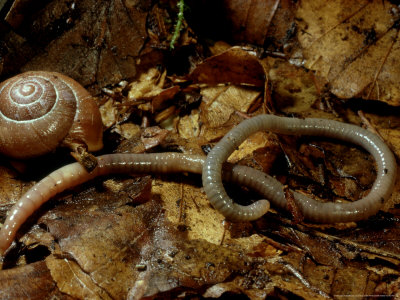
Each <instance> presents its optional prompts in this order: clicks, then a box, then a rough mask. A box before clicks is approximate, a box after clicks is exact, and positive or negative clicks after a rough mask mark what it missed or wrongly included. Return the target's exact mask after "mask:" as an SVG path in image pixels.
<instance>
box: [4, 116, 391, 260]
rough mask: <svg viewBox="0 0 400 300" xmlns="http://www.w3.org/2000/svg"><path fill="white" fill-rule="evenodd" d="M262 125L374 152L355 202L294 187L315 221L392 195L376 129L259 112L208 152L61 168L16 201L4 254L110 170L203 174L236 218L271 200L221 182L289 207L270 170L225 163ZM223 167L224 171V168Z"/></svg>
mask: <svg viewBox="0 0 400 300" xmlns="http://www.w3.org/2000/svg"><path fill="white" fill-rule="evenodd" d="M260 130H270V131H273V132H276V133H282V134H296V135H303V134H306V135H318V136H325V137H329V138H336V139H340V140H345V141H348V142H351V143H354V144H357V145H359V146H361V147H363V148H365V149H366V150H367V151H368V152H370V153H371V154H372V156H373V157H374V159H375V161H376V164H377V178H376V180H375V182H374V184H373V186H372V188H371V190H370V192H369V194H368V195H367V196H365V197H364V198H362V199H360V200H358V201H355V202H352V203H331V202H329V203H321V202H318V201H316V200H313V199H311V198H309V197H307V196H305V195H303V194H300V193H297V192H293V195H294V197H295V200H296V203H297V205H298V207H299V209H300V210H301V211H302V214H303V216H304V217H305V218H306V219H308V220H310V221H315V222H321V223H335V222H349V221H357V220H361V219H365V218H367V217H369V216H371V215H373V214H375V213H376V212H377V211H378V210H379V208H380V207H381V206H382V204H383V203H384V201H385V200H387V199H388V198H389V196H390V195H391V192H392V190H393V187H394V183H395V176H396V161H395V158H394V156H393V154H392V152H391V151H390V149H389V148H388V147H387V146H386V145H385V144H384V143H383V141H382V140H381V139H380V138H379V137H378V136H377V135H375V134H373V133H371V132H369V131H367V130H364V129H362V128H360V127H358V126H354V125H350V124H344V123H340V122H337V121H331V120H325V119H296V118H286V117H278V116H273V115H260V116H257V117H254V118H251V119H248V120H245V121H243V122H242V123H241V124H239V125H238V126H236V127H235V128H234V129H233V130H231V131H230V132H229V133H228V134H227V135H226V136H225V137H224V138H223V139H222V140H221V141H220V142H219V143H217V145H216V146H215V147H214V148H213V149H212V151H211V152H210V153H209V154H208V156H207V158H205V157H203V156H193V155H185V154H179V153H156V154H109V155H103V156H99V157H98V166H97V167H96V169H94V170H93V171H92V172H91V173H88V172H87V171H86V170H85V169H84V168H83V167H82V166H81V165H80V164H79V163H73V164H70V165H67V166H65V167H62V168H60V169H58V170H56V171H54V172H53V173H51V174H50V175H48V176H47V177H45V178H44V179H42V180H41V181H40V182H38V183H37V184H36V185H35V186H33V187H32V188H31V189H30V190H29V191H28V192H27V193H26V194H25V195H24V196H22V198H21V199H20V200H19V201H18V202H17V203H16V204H15V205H14V207H13V208H12V209H11V212H10V213H9V215H8V216H7V219H6V221H5V223H4V225H3V227H2V228H1V230H0V254H1V255H3V254H4V253H5V251H6V250H7V249H8V248H9V246H10V245H11V243H12V241H13V239H14V237H15V235H16V233H17V231H18V229H19V228H20V226H21V225H22V224H23V223H24V222H25V221H26V219H27V218H28V217H29V216H30V215H31V214H32V213H33V212H34V211H35V210H36V209H37V208H38V207H39V206H41V205H42V204H43V203H45V202H46V201H48V200H49V199H51V198H52V197H53V196H54V195H56V194H57V193H60V192H62V191H64V190H65V189H67V188H71V187H74V186H77V185H79V184H81V183H83V182H86V181H88V180H91V179H93V178H95V177H97V176H101V175H106V174H111V173H149V172H158V173H170V172H192V173H198V174H200V173H202V176H203V185H204V189H205V192H206V194H207V196H208V198H209V200H210V202H211V204H212V205H213V206H214V207H215V208H216V209H217V210H219V211H220V212H221V213H222V214H223V215H224V216H225V217H226V218H227V219H229V220H232V221H249V220H255V219H257V218H259V217H261V216H262V215H263V214H265V213H266V212H267V211H268V209H269V202H268V201H267V200H258V201H256V202H254V203H253V204H251V205H248V206H241V205H238V204H235V203H233V201H232V200H231V199H230V198H229V197H228V195H227V194H226V192H225V190H224V188H223V185H222V181H221V180H222V176H223V177H224V179H226V180H230V181H233V182H236V183H238V184H240V185H246V186H248V187H250V188H252V189H254V190H256V191H257V192H258V193H260V194H261V195H263V196H264V197H265V198H266V199H268V200H270V201H272V202H273V203H274V205H276V206H278V207H280V208H284V209H285V208H286V206H287V203H286V199H285V196H284V191H283V186H282V184H281V183H280V182H278V181H277V180H275V179H274V178H272V177H270V176H268V175H267V174H265V173H263V172H260V171H257V170H255V169H252V168H249V167H245V166H239V165H236V166H231V165H226V168H225V167H224V168H223V163H224V161H225V160H226V159H227V158H228V157H229V155H230V154H231V153H232V152H233V151H234V150H235V149H236V147H237V146H239V145H240V144H241V143H242V142H243V141H244V140H245V139H246V138H247V137H248V136H249V135H251V134H252V133H254V132H257V131H260ZM222 171H224V172H222Z"/></svg>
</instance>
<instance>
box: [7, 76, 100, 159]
mask: <svg viewBox="0 0 400 300" xmlns="http://www.w3.org/2000/svg"><path fill="white" fill-rule="evenodd" d="M0 117H1V118H0V153H1V154H3V155H6V156H8V157H11V158H15V159H28V158H33V157H37V156H40V155H43V154H46V153H49V152H51V151H53V150H54V149H56V148H57V147H58V146H67V147H69V148H71V149H72V150H73V152H74V153H75V155H73V156H74V157H75V158H78V156H80V154H82V152H85V151H82V149H83V150H88V151H97V150H100V149H101V148H102V147H103V142H102V132H103V130H102V129H103V128H102V127H103V125H102V121H101V117H100V111H99V109H98V107H97V105H96V103H95V102H94V101H93V98H92V96H91V95H90V94H89V92H88V91H87V90H86V89H85V88H84V87H82V86H81V85H80V84H79V83H78V82H76V81H75V80H73V79H72V78H69V77H67V76H65V75H62V74H59V73H56V72H46V71H30V72H25V73H22V74H19V75H17V76H15V77H12V78H10V79H8V80H6V81H4V82H2V83H1V84H0ZM77 153H80V154H77Z"/></svg>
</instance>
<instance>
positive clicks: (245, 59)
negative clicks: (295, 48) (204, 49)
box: [189, 47, 265, 87]
mask: <svg viewBox="0 0 400 300" xmlns="http://www.w3.org/2000/svg"><path fill="white" fill-rule="evenodd" d="M254 54H255V53H252V52H248V51H245V50H243V49H241V48H239V47H234V48H231V49H229V50H227V51H225V52H223V53H221V54H218V55H216V56H212V57H210V58H208V59H206V60H205V61H204V62H203V63H201V64H200V65H198V66H197V67H196V68H195V69H194V70H193V71H192V73H191V74H190V75H189V79H191V80H193V81H195V82H200V83H208V84H218V83H233V84H251V85H255V86H261V87H263V86H264V84H265V72H264V68H263V66H262V65H261V64H260V61H259V60H258V59H257V58H256V57H255V55H254Z"/></svg>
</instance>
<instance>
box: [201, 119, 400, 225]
mask: <svg viewBox="0 0 400 300" xmlns="http://www.w3.org/2000/svg"><path fill="white" fill-rule="evenodd" d="M261 130H269V131H272V132H275V133H281V134H291V135H294V134H295V135H314V136H325V137H329V138H335V139H339V140H344V141H347V142H351V143H354V144H356V145H359V146H361V147H363V148H364V149H365V150H367V151H368V152H369V153H370V154H371V155H372V156H373V157H374V159H375V161H376V164H377V177H376V180H375V182H374V184H373V186H372V188H371V190H370V192H369V193H368V195H367V196H365V197H363V198H361V199H359V200H358V201H355V202H352V203H333V202H329V203H321V202H318V201H315V200H313V199H311V198H309V197H306V196H304V195H302V194H300V193H296V192H293V194H294V197H295V200H296V202H297V205H298V206H299V208H300V211H301V212H302V214H303V216H304V217H305V218H306V219H308V220H311V221H315V222H320V223H336V222H349V221H358V220H361V219H366V218H368V217H369V216H371V215H374V214H375V213H377V212H378V210H379V208H380V207H381V206H382V204H383V203H384V202H385V201H386V200H387V199H388V198H389V197H390V195H391V193H392V191H393V188H394V184H395V179H396V168H397V165H396V160H395V158H394V156H393V154H392V152H391V151H390V149H389V148H388V147H387V146H386V144H385V143H384V142H383V141H382V140H381V139H380V137H378V136H377V135H375V134H373V133H371V132H369V131H367V130H365V129H363V128H360V127H358V126H355V125H350V124H345V123H341V122H337V121H333V120H326V119H313V118H309V119H297V118H286V117H278V116H274V115H259V116H257V117H254V118H251V119H248V120H245V121H243V122H242V123H240V124H239V125H237V126H236V127H235V128H234V129H232V130H231V131H230V132H229V133H228V134H227V135H225V136H224V137H223V138H222V139H221V140H220V141H219V142H218V143H217V145H216V146H215V147H214V148H213V149H212V150H211V151H210V153H209V154H208V155H207V159H206V161H205V163H204V166H203V172H202V177H203V186H204V190H205V192H206V194H207V196H208V199H209V200H210V202H211V204H212V205H213V206H214V207H215V208H216V209H217V210H219V211H220V212H221V213H222V214H223V215H224V216H225V217H226V218H227V219H229V220H232V221H249V220H255V219H258V218H259V217H261V216H262V215H263V214H264V213H265V210H266V202H265V200H259V201H256V202H254V203H253V204H251V205H248V206H241V205H238V204H236V203H234V202H233V201H232V199H230V198H229V196H228V195H227V194H226V192H225V190H224V187H223V185H222V181H221V169H222V164H223V163H224V161H226V159H227V158H228V157H229V156H230V154H231V153H232V152H233V151H234V150H235V149H236V148H237V147H238V146H239V145H240V144H241V143H242V142H243V141H244V140H245V139H246V138H247V137H249V136H250V135H251V134H253V133H255V132H257V131H261ZM254 176H257V175H254ZM257 178H258V177H257ZM268 180H269V179H268ZM271 193H272V194H273V195H271V197H267V199H269V200H270V201H271V202H273V203H274V204H275V205H277V206H279V207H281V208H286V200H285V197H284V194H283V188H282V186H281V185H280V184H274V187H273V190H272V191H271Z"/></svg>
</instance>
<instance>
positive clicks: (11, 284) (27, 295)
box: [0, 261, 74, 300]
mask: <svg viewBox="0 0 400 300" xmlns="http://www.w3.org/2000/svg"><path fill="white" fill-rule="evenodd" d="M0 298H2V299H38V300H39V299H50V298H56V299H74V298H73V297H71V296H69V295H66V294H64V293H62V292H61V291H60V290H59V289H58V288H57V285H56V282H55V281H54V280H53V278H52V276H51V274H50V271H49V269H48V268H47V266H46V263H45V262H43V261H42V262H37V263H33V264H29V265H26V266H23V267H19V268H14V269H10V270H5V271H1V272H0Z"/></svg>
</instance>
